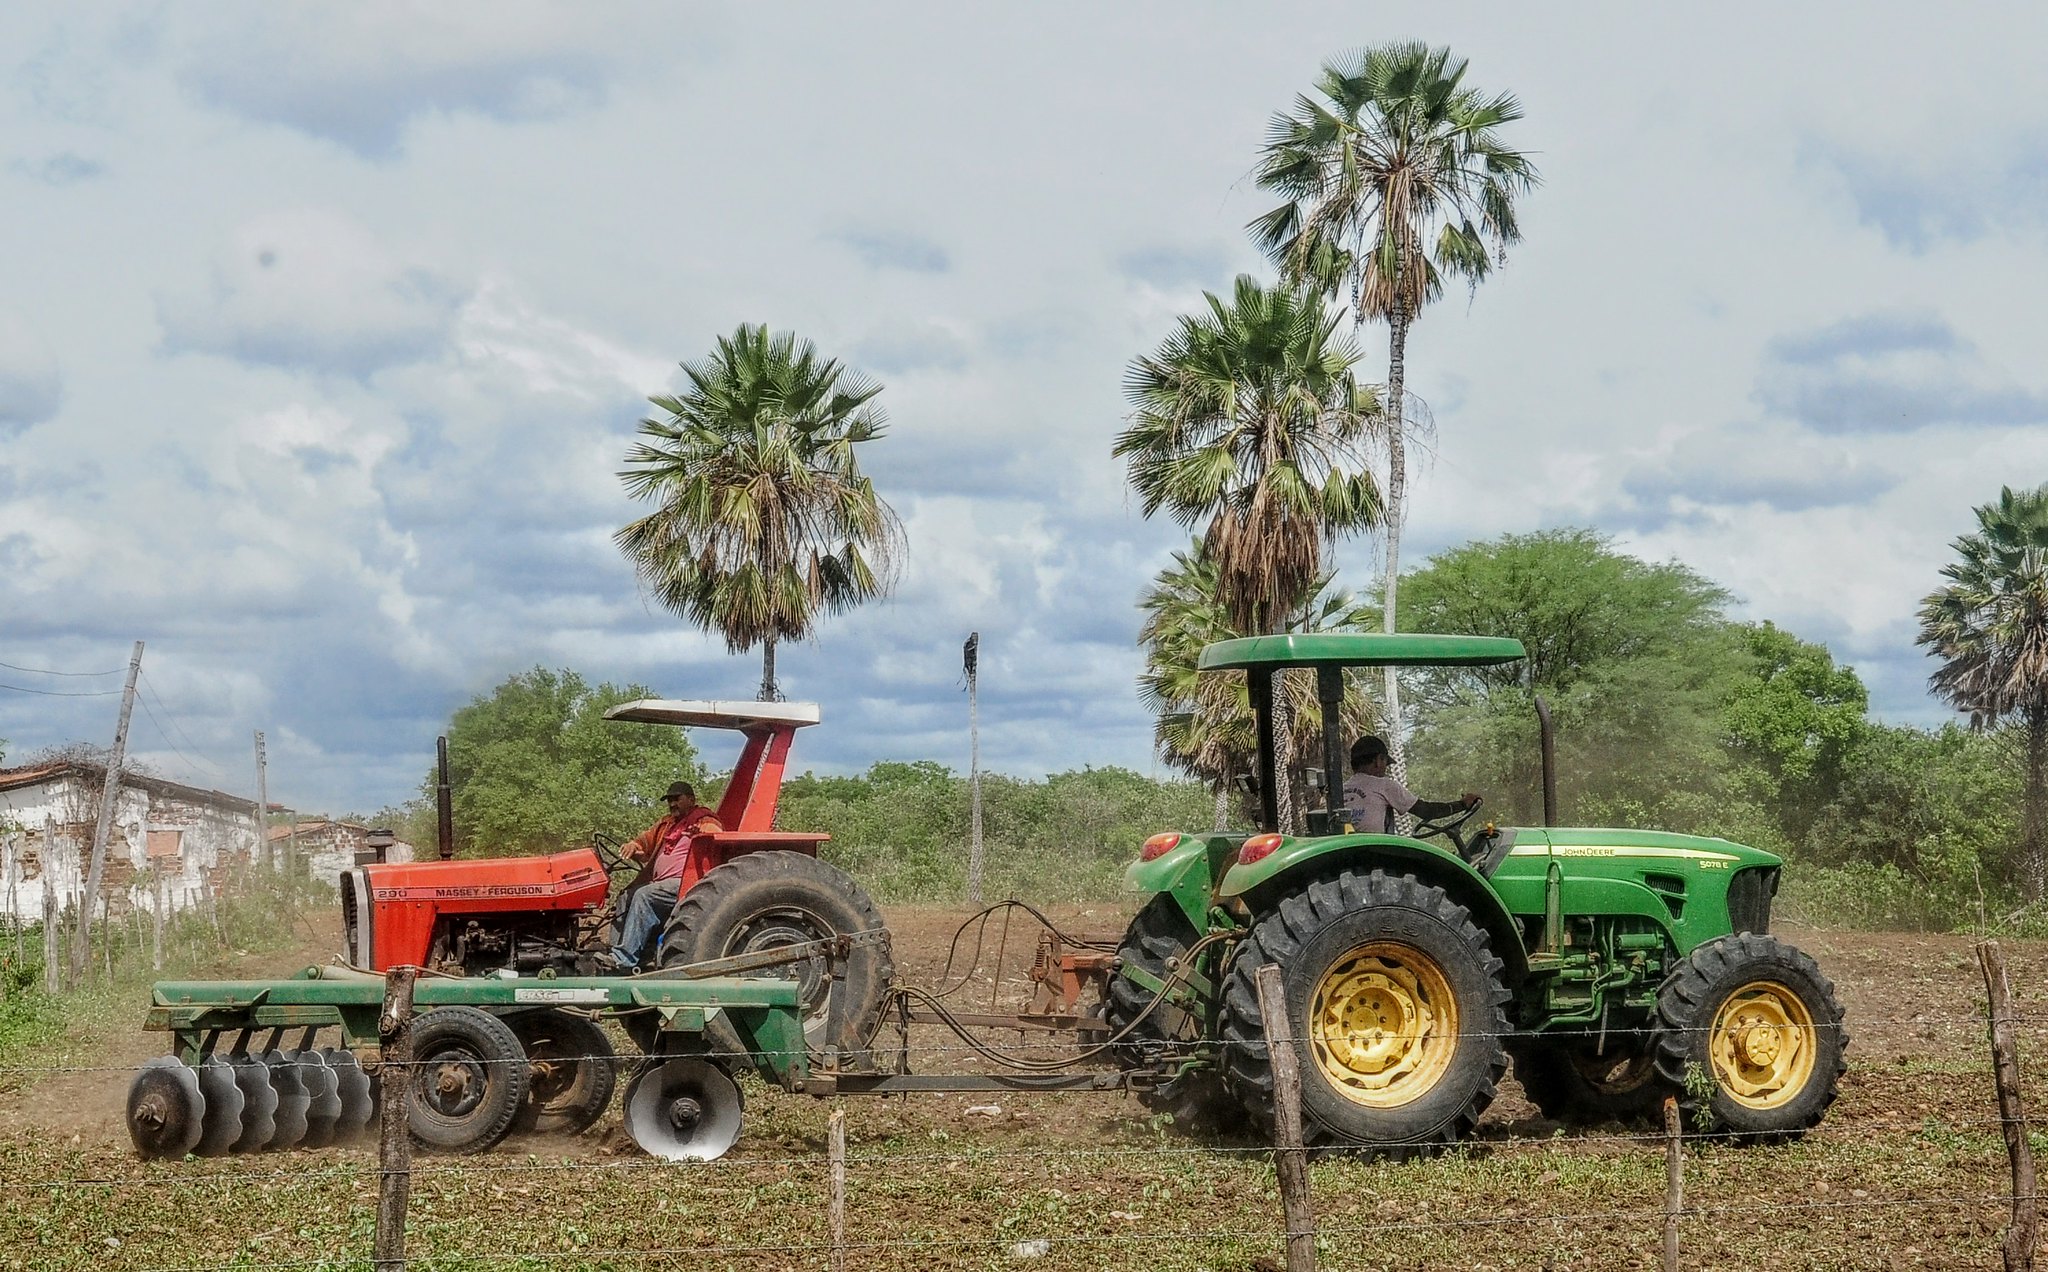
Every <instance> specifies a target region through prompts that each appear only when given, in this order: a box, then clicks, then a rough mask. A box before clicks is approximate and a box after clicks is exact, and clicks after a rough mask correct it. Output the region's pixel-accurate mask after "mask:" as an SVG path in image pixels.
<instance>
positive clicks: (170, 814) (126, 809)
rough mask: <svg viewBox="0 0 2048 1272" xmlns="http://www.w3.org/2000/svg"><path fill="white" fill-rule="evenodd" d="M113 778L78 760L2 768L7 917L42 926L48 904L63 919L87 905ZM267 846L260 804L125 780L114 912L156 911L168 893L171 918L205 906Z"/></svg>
mask: <svg viewBox="0 0 2048 1272" xmlns="http://www.w3.org/2000/svg"><path fill="white" fill-rule="evenodd" d="M104 773H105V770H104V769H103V768H101V766H99V765H97V764H90V763H85V762H81V761H76V760H58V761H55V762H52V763H48V764H38V765H32V766H29V767H26V768H12V769H0V914H12V915H14V916H16V917H18V918H21V919H25V920H29V921H34V920H37V919H40V918H42V917H43V906H44V898H45V897H49V898H51V899H52V900H53V901H54V902H55V909H56V910H57V911H58V912H62V911H64V910H66V909H69V908H72V907H75V906H76V905H77V903H78V900H79V898H80V897H81V895H82V894H83V893H84V891H85V880H86V874H87V872H88V871H89V870H90V869H91V866H92V835H93V827H94V825H95V823H96V822H97V821H98V820H99V811H100V792H101V789H102V785H103V778H104ZM259 842H260V841H259V839H258V836H257V830H256V801H254V800H251V799H243V798H241V797H240V796H237V795H229V794H226V793H224V792H222V791H209V790H202V789H200V788H198V787H194V786H182V785H180V784H178V783H177V782H167V781H164V780H163V779H162V778H157V777H145V776H142V775H140V774H135V773H124V774H123V775H122V777H121V787H120V794H119V796H118V797H117V798H116V799H115V801H114V820H113V825H112V828H111V829H110V830H109V832H108V836H107V860H106V866H105V870H104V873H103V875H102V892H103V894H104V895H105V897H106V899H107V907H108V910H109V912H110V913H112V914H113V915H115V916H119V915H123V914H127V913H130V912H131V911H134V910H141V911H144V912H148V911H150V910H152V909H154V907H155V904H156V902H155V897H156V894H157V889H158V888H159V887H161V889H162V892H163V898H164V908H165V909H166V910H167V911H178V910H184V909H188V908H190V907H192V906H194V905H197V904H200V903H201V902H202V901H203V899H204V898H205V897H206V895H207V894H208V893H209V891H210V892H212V893H214V894H216V895H217V894H219V893H220V892H221V890H222V888H223V885H224V884H225V875H226V874H227V872H229V871H230V870H234V869H245V868H247V867H248V866H249V865H250V864H251V863H252V862H253V861H254V860H255V856H256V851H257V844H258V843H259Z"/></svg>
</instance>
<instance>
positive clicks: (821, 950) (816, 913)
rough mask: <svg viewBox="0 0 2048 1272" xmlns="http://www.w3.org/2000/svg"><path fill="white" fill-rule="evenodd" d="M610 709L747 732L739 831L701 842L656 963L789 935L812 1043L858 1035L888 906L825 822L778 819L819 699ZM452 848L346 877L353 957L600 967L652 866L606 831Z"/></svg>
mask: <svg viewBox="0 0 2048 1272" xmlns="http://www.w3.org/2000/svg"><path fill="white" fill-rule="evenodd" d="M605 718H606V719H609V720H621V721H630V722H633V723H641V724H672V725H681V726H687V727H693V728H710V729H733V730H736V731H738V732H739V733H740V734H741V735H742V736H743V737H745V739H746V743H745V746H744V747H743V748H742V749H741V751H740V758H739V762H738V763H737V764H736V765H734V767H733V771H732V776H731V778H730V779H729V780H728V781H727V783H726V787H725V794H724V796H723V797H722V798H721V799H720V800H719V803H718V810H717V811H718V820H719V822H720V823H721V824H722V825H724V826H727V827H730V829H727V830H720V831H713V832H709V833H705V834H700V835H698V836H697V837H696V838H695V840H694V841H693V843H692V845H691V857H692V865H691V869H690V870H689V872H687V873H686V874H685V876H684V880H685V891H684V892H683V894H682V896H681V898H680V899H679V900H678V901H677V903H676V907H675V910H674V912H673V913H672V914H671V916H670V918H669V921H668V924H667V926H666V927H665V928H664V930H663V932H662V936H661V945H660V950H659V954H658V964H659V967H660V968H672V967H678V966H682V965H686V964H696V963H704V962H708V961H711V960H718V959H729V958H734V957H737V956H748V955H764V954H765V953H766V952H767V951H772V950H776V949H784V948H787V949H789V950H790V957H789V958H788V960H787V961H786V962H784V963H783V964H782V965H781V968H780V969H779V970H780V972H781V974H785V975H789V976H792V977H794V978H795V979H796V980H798V981H799V982H801V984H802V986H803V1005H804V1009H805V1018H806V1033H807V1034H808V1035H809V1036H810V1037H811V1039H812V1042H813V1044H814V1045H818V1046H824V1045H832V1046H838V1047H841V1048H850V1047H852V1046H854V1045H856V1044H857V1043H858V1042H859V1041H860V1040H861V1038H862V1037H863V1036H864V1034H865V1033H866V1031H867V1027H868V1025H869V1024H870V1023H871V1022H872V1019H873V1017H874V1014H875V1012H876V1011H877V1010H878V1008H879V1004H880V1001H881V997H882V992H883V990H884V989H885V988H886V987H887V986H888V983H889V980H890V977H891V975H892V972H893V969H892V966H891V959H890V951H889V943H888V933H887V931H886V929H884V927H883V923H882V917H881V914H880V913H879V912H878V911H877V910H876V908H875V906H874V903H873V902H872V901H871V900H870V899H869V898H868V896H867V894H866V893H864V892H863V891H862V890H861V888H860V886H859V885H858V884H856V883H855V882H854V881H853V879H852V878H850V877H849V876H848V875H847V874H846V873H845V872H844V871H842V870H839V869H838V868H837V867H834V866H831V865H828V864H826V863H825V862H822V861H819V860H818V846H819V845H820V844H822V843H823V842H824V841H825V840H826V839H827V838H828V836H826V835H823V834H820V833H816V832H809V831H778V830H776V829H774V825H775V808H776V804H777V802H778V801H779V800H780V798H781V795H782V775H783V772H784V769H785V767H786V766H787V764H788V760H789V748H790V743H791V742H792V740H793V739H794V738H795V736H796V731H797V730H798V729H800V728H803V727H805V726H806V725H813V724H816V723H818V708H817V705H816V704H815V703H807V702H681V701H672V700H668V699H661V698H643V699H641V700H639V701H637V702H628V703H625V704H623V705H621V706H617V707H613V708H612V709H611V710H609V711H607V712H606V713H605ZM443 824H444V825H445V824H446V819H445V818H444V819H443ZM451 848H452V846H451V845H449V844H447V843H445V842H444V843H443V845H442V855H443V858H444V859H443V860H439V861H424V862H415V863H409V864H404V865H396V864H378V865H363V866H358V867H356V868H355V869H353V870H350V871H348V872H347V873H345V874H344V875H343V876H342V879H341V907H342V922H343V929H344V940H345V941H346V953H347V957H348V960H349V962H350V963H351V964H353V965H355V966H357V967H361V968H365V969H367V970H370V971H379V972H381V971H384V970H386V969H388V968H391V967H394V966H401V965H412V966H418V967H424V968H428V969H432V970H438V971H445V972H449V973H452V974H455V975H461V976H513V977H519V976H558V975H559V976H573V975H584V976H588V975H593V974H597V973H600V972H601V971H602V970H603V968H602V965H601V963H600V961H599V958H598V956H599V954H600V953H601V952H602V951H603V950H605V949H607V948H608V946H609V941H608V936H609V929H610V924H611V917H612V913H613V909H612V906H611V905H609V904H608V903H607V902H608V899H609V898H610V896H611V892H612V885H613V880H614V878H615V877H623V876H625V875H628V874H633V873H637V872H639V871H640V869H641V868H640V867H639V866H637V865H636V864H635V863H633V862H631V861H628V860H627V859H626V858H625V857H624V856H623V855H622V854H621V853H620V852H619V846H618V844H617V842H616V841H612V840H609V839H606V838H604V837H602V836H599V837H598V838H597V840H596V842H595V844H594V845H593V846H592V847H588V848H575V849H571V850H569V851H566V852H558V853H551V854H548V855H546V856H539V857H482V858H476V859H473V860H465V861H455V860H449V859H447V858H448V856H449V854H450V852H451ZM622 902H623V893H622V894H621V903H622ZM842 938H851V939H850V940H848V941H845V942H844V943H843V945H842V948H841V949H840V950H839V951H837V952H838V953H839V954H841V955H842V956H843V957H842V958H841V963H842V967H841V968H840V969H839V970H840V971H841V972H842V973H843V974H842V975H841V976H839V977H838V978H837V979H834V977H833V975H832V971H831V967H830V963H831V959H830V957H828V955H829V954H830V953H831V952H832V951H829V950H828V949H827V948H826V947H829V946H831V945H832V943H834V942H839V941H841V939H842ZM757 962H758V960H757ZM777 971H778V969H775V968H770V969H768V974H770V975H774V974H777ZM652 974H653V975H660V974H661V973H660V971H658V970H657V971H656V972H654V973H652Z"/></svg>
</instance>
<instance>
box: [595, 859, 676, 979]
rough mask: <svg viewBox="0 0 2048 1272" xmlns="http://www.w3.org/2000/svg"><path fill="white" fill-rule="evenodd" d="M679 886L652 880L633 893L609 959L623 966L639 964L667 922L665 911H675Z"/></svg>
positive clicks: (667, 880) (671, 880)
mask: <svg viewBox="0 0 2048 1272" xmlns="http://www.w3.org/2000/svg"><path fill="white" fill-rule="evenodd" d="M681 887H682V880H680V879H656V880H655V881H654V882H653V883H650V884H648V885H647V886H646V887H644V888H640V889H639V890H637V891H635V892H634V893H633V899H632V900H631V901H630V902H628V903H627V905H626V914H625V917H623V918H621V919H620V920H619V936H618V946H617V947H616V948H615V949H613V950H612V955H613V957H615V958H617V959H618V960H619V962H620V964H622V965H623V966H626V967H638V966H639V965H640V957H641V955H642V954H643V953H644V952H645V951H646V949H647V945H648V943H649V942H650V941H652V940H653V939H654V934H655V933H656V932H659V931H661V928H662V925H663V924H665V923H667V922H668V913H669V911H670V910H673V909H675V908H676V896H677V893H678V892H679V890H680V889H681Z"/></svg>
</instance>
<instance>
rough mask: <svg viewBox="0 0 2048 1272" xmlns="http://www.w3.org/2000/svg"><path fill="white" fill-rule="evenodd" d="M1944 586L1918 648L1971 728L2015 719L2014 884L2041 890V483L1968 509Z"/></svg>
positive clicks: (2047, 888)
mask: <svg viewBox="0 0 2048 1272" xmlns="http://www.w3.org/2000/svg"><path fill="white" fill-rule="evenodd" d="M1955 550H1956V556H1957V558H1958V559H1957V560H1955V561H1952V562H1950V563H1949V564H1947V565H1945V566H1943V567H1942V569H1941V573H1942V577H1943V578H1946V579H1947V580H1949V581H1948V584H1947V585H1946V586H1944V587H1940V588H1937V589H1936V590H1934V591H1932V592H1930V593H1928V594H1927V596H1926V597H1925V598H1924V599H1922V600H1921V602H1920V636H1919V639H1918V642H1917V643H1919V644H1921V645H1924V646H1926V647H1927V650H1928V652H1929V653H1930V654H1932V655H1933V656H1934V657H1936V658H1939V659H1940V660H1941V664H1942V665H1941V669H1940V670H1939V671H1936V672H1935V673H1934V675H1933V676H1932V677H1931V678H1930V679H1929V681H1928V684H1929V687H1930V688H1931V689H1932V690H1933V691H1934V693H1935V694H1936V695H1937V696H1939V697H1942V698H1945V699H1947V700H1948V701H1949V702H1950V703H1952V704H1953V705H1954V706H1955V707H1956V709H1957V710H1959V711H1963V712H1966V713H1968V714H1969V716H1970V720H1971V723H1972V724H1973V725H1975V726H1979V727H1982V726H1985V725H1989V724H1995V723H1999V722H2001V721H2015V722H2016V723H2018V725H2019V726H2020V730H2021V734H2022V737H2023V739H2024V746H2025V750H2026V792H2025V797H2024V800H2023V802H2022V805H2021V814H2020V876H2021V877H2020V884H2021V887H2022V888H2023V889H2024V891H2025V893H2026V897H2027V899H2028V900H2029V901H2039V900H2040V899H2041V898H2042V896H2043V895H2044V893H2048V484H2044V485H2042V486H2040V487H2037V488H2036V489H2034V490H2023V491H2015V490H2013V489H2012V488H2011V487H2010V486H2007V487H2005V488H2003V489H2001V490H2000V491H1999V494H1998V500H1997V502H1995V503H1988V504H1985V505H1983V506H1982V507H1980V508H1978V509H1977V531H1976V533H1975V534H1966V535H1964V536H1962V537H1961V538H1959V539H1957V540H1956V541H1955Z"/></svg>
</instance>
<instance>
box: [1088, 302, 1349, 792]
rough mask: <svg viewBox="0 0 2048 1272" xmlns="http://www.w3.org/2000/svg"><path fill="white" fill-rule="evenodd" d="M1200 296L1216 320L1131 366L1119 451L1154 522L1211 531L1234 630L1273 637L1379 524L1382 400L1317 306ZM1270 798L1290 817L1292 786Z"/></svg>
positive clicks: (1205, 318) (1211, 550)
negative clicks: (1340, 552) (1337, 555)
mask: <svg viewBox="0 0 2048 1272" xmlns="http://www.w3.org/2000/svg"><path fill="white" fill-rule="evenodd" d="M1205 299H1206V300H1207V302H1208V309H1207V312H1205V313H1202V314H1197V315H1194V316H1190V317H1185V318H1182V319H1181V320H1180V326H1179V328H1178V330H1176V331H1175V332H1174V333H1173V334H1172V335H1171V336H1169V337H1167V339H1166V340H1165V341H1164V342H1163V343H1162V344H1161V345H1160V346H1159V348H1158V350H1157V351H1155V352H1153V353H1151V354H1147V355H1145V356H1142V357H1140V358H1138V359H1136V360H1135V361H1133V362H1132V363H1131V365H1130V368H1129V370H1128V371H1127V372H1126V374H1125V377H1124V387H1125V391H1126V393H1127V394H1128V396H1129V398H1130V401H1131V403H1132V405H1133V407H1134V408H1135V409H1134V411H1133V412H1132V415H1131V419H1130V423H1129V425H1128V427H1126V428H1125V429H1124V430H1123V431H1122V432H1121V433H1119V434H1117V438H1116V444H1115V447H1114V448H1113V453H1114V454H1115V455H1117V456H1118V457H1120V458H1126V459H1128V460H1129V463H1130V477H1129V479H1130V483H1131V487H1132V489H1133V490H1135V491H1136V492H1137V494H1138V497H1139V499H1140V501H1141V503H1142V505H1143V508H1144V513H1145V515H1146V516H1147V517H1150V516H1152V515H1153V514H1155V513H1158V512H1161V511H1164V512H1166V513H1167V514H1168V515H1170V516H1171V517H1172V518H1173V519H1174V520H1175V521H1176V522H1178V523H1179V524H1180V525H1181V526H1182V527H1183V528H1186V529H1190V530H1192V529H1195V528H1196V527H1197V526H1198V525H1202V524H1203V523H1206V528H1205V529H1204V531H1203V534H1202V540H1201V551H1202V554H1203V555H1204V556H1205V557H1207V559H1208V560H1209V561H1210V562H1211V563H1212V564H1213V567H1214V569H1215V592H1214V595H1215V601H1216V605H1217V607H1218V609H1219V610H1220V611H1221V613H1222V616H1223V618H1224V620H1225V621H1226V622H1227V623H1228V625H1229V627H1230V629H1231V630H1232V631H1235V632H1241V633H1248V634H1261V633H1268V632H1277V631H1281V630H1283V629H1284V626H1285V623H1286V620H1287V618H1288V616H1289V615H1290V614H1291V613H1293V612H1294V610H1295V609H1296V608H1297V607H1298V606H1300V605H1301V603H1302V601H1303V599H1304V598H1305V597H1307V596H1308V595H1310V594H1311V592H1312V591H1313V589H1314V586H1315V583H1316V580H1317V579H1318V578H1320V577H1321V576H1322V573H1323V554H1324V551H1325V549H1326V548H1327V547H1328V546H1329V545H1330V543H1331V542H1332V541H1333V540H1334V539H1335V538H1336V537H1337V536H1339V535H1345V534H1350V533H1355V532H1356V531H1359V530H1363V529H1369V528H1371V527H1372V526H1374V525H1377V524H1378V523H1379V518H1380V498H1379V488H1378V486H1377V485H1375V484H1374V482H1373V479H1372V475H1371V473H1369V472H1368V471H1366V467H1365V462H1364V457H1363V452H1364V449H1365V445H1366V442H1367V440H1368V438H1369V435H1370V433H1371V430H1372V428H1373V425H1374V422H1375V420H1376V418H1377V415H1378V402H1377V399H1376V398H1375V396H1374V394H1373V392H1372V390H1371V389H1370V388H1369V387H1367V386H1365V385H1361V384H1360V383H1359V382H1358V380H1357V378H1356V377H1355V376H1354V375H1353V374H1352V366H1353V364H1354V363H1356V362H1357V360H1358V351H1357V349H1356V347H1355V346H1353V345H1352V344H1351V343H1350V342H1349V341H1348V340H1345V339H1343V338H1342V337H1338V336H1336V335H1335V334H1334V333H1335V329H1336V319H1335V318H1334V317H1332V316H1331V315H1330V314H1329V313H1328V311H1327V310H1326V308H1325V307H1324V305H1323V303H1322V301H1321V299H1320V298H1319V297H1316V296H1313V295H1308V294H1304V293H1302V292H1299V291H1297V290H1295V289H1292V288H1289V287H1284V286H1282V287H1271V288H1268V287H1265V286H1262V285H1261V284H1260V283H1259V281H1258V280H1257V279H1255V278H1252V277H1250V276H1249V275H1244V276H1240V277H1239V278H1238V279H1237V284H1236V287H1235V289H1234V291H1233V293H1232V296H1231V299H1230V300H1229V301H1227V302H1226V301H1224V300H1222V299H1221V298H1219V297H1217V296H1216V295H1214V294H1206V295H1205ZM1280 697H1281V704H1280V708H1279V710H1278V711H1276V715H1278V716H1280V718H1278V719H1276V721H1275V724H1276V727H1279V728H1280V729H1281V731H1282V733H1283V734H1284V733H1285V731H1286V721H1285V715H1284V713H1285V702H1286V698H1285V695H1281V696H1280ZM1275 793H1276V794H1277V795H1278V796H1280V806H1281V809H1282V813H1283V816H1285V815H1286V812H1287V809H1288V807H1289V799H1288V791H1287V789H1286V786H1285V784H1284V783H1283V784H1282V786H1281V789H1280V790H1279V791H1277V792H1275Z"/></svg>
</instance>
